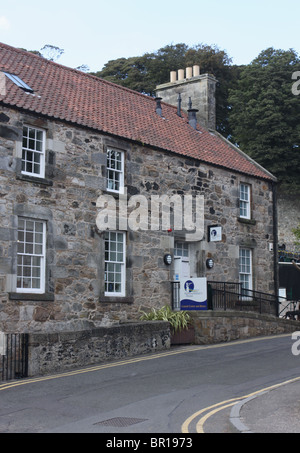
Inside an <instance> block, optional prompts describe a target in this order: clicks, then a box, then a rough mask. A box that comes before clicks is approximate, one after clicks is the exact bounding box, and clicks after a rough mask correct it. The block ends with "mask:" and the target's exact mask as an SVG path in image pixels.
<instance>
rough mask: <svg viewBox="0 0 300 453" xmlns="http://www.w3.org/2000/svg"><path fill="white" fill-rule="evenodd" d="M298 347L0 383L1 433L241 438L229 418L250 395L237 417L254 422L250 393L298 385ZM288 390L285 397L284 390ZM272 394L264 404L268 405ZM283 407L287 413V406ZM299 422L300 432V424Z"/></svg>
mask: <svg viewBox="0 0 300 453" xmlns="http://www.w3.org/2000/svg"><path fill="white" fill-rule="evenodd" d="M293 343H294V341H293V340H292V336H291V335H285V336H276V337H269V338H268V337H265V338H256V339H252V340H245V341H236V342H231V343H223V344H220V345H212V346H188V347H176V348H174V349H173V348H172V349H171V350H170V351H166V352H163V353H158V354H153V355H144V356H139V357H135V358H131V359H126V360H123V361H115V362H110V363H105V364H99V365H98V366H93V367H89V368H85V369H80V370H79V369H74V370H73V371H71V372H66V373H61V374H57V375H52V376H44V377H38V378H32V379H23V380H19V381H10V382H5V383H0V433H115V434H119V435H121V434H124V433H156V434H158V433H162V434H172V433H177V434H180V433H186V434H188V433H196V432H213V433H233V432H238V431H239V430H238V428H239V427H238V426H235V425H234V424H233V423H232V418H231V415H230V414H232V411H233V409H235V411H236V409H237V405H238V404H239V403H241V402H243V401H244V400H245V399H246V398H249V397H250V400H249V410H247V409H245V407H242V405H240V407H239V412H238V414H239V415H240V417H241V418H240V420H242V421H245V420H247V422H249V421H250V422H252V421H254V420H255V417H256V412H257V407H258V406H259V402H258V401H259V399H258V398H255V401H256V406H255V402H254V399H252V400H251V395H252V398H253V397H254V396H259V397H260V393H257V392H260V391H262V390H265V391H266V389H269V390H270V388H271V387H272V389H273V386H276V385H277V384H280V383H283V382H286V381H288V380H294V381H293V383H291V384H287V385H289V386H290V385H293V386H294V387H293V389H296V385H297V383H298V381H297V378H300V355H298V356H296V355H293V354H292V345H293ZM299 387H300V382H299V385H298V387H297V388H298V389H299ZM276 388H277V387H276ZM282 388H283V387H282ZM276 391H277V393H276V392H275V390H274V391H272V392H269V394H270V395H271V394H272V395H273V396H272V398H273V399H274V398H275V395H276V398H277V397H278V395H279V393H278V390H276ZM285 391H286V394H288V390H287V387H285ZM274 392H275V393H274ZM267 394H268V392H266V393H264V394H263V395H262V398H264V401H265V400H267V402H268V401H269V400H268V398H267ZM277 399H278V398H277ZM251 401H252V402H251ZM270 403H271V401H270ZM273 403H274V402H273V400H272V404H273ZM250 404H251V406H250ZM266 404H267V403H264V405H265V406H264V407H266ZM274 404H275V405H276V407H277V406H278V405H280V402H278V401H276V402H275V403H274ZM227 406H228V407H227ZM285 409H286V411H287V412H288V407H287V405H285ZM291 411H292V414H293V417H295V414H296V417H297V416H298V415H299V414H298V412H297V411H295V407H293V408H291ZM245 414H246V415H245ZM245 417H246V418H245ZM247 417H248V418H247ZM297 423H298V426H300V418H298V420H297ZM256 429H257V427H256ZM258 429H259V427H258ZM274 429H275V430H276V427H275V428H274V426H273V432H274ZM299 432H300V430H299ZM133 449H134V448H133Z"/></svg>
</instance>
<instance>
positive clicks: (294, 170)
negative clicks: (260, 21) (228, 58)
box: [229, 48, 300, 193]
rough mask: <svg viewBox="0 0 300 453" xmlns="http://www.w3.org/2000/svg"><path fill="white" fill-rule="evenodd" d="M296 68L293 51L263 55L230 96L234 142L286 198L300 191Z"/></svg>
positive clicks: (299, 61)
mask: <svg viewBox="0 0 300 453" xmlns="http://www.w3.org/2000/svg"><path fill="white" fill-rule="evenodd" d="M299 68H300V59H299V57H298V55H297V54H296V52H294V51H293V50H292V49H290V50H288V51H284V50H275V49H273V48H269V49H266V50H265V51H263V52H261V53H260V54H259V56H258V57H257V58H256V59H255V60H253V62H252V63H251V64H250V65H247V66H245V67H244V68H243V69H242V70H241V73H240V78H239V80H238V81H237V83H236V87H235V88H233V89H231V90H230V92H229V103H230V106H231V110H230V113H229V124H230V125H231V128H232V131H233V138H232V140H233V141H234V142H235V143H237V144H238V146H240V147H241V149H242V150H243V151H245V152H246V153H248V154H249V155H250V156H251V157H252V158H253V159H255V160H256V161H257V162H258V163H260V164H261V165H262V166H264V167H265V168H266V169H267V170H269V171H270V172H271V173H273V174H274V175H275V176H276V177H277V178H278V180H279V182H280V184H281V187H282V189H283V190H285V191H287V192H289V193H297V192H299V191H300V173H299V168H300V149H299V148H300V102H299V98H297V96H294V95H293V94H292V92H291V88H292V74H293V72H294V71H296V70H297V69H299Z"/></svg>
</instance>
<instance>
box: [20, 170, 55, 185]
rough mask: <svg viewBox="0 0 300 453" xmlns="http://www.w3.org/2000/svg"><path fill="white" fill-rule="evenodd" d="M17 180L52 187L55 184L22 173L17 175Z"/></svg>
mask: <svg viewBox="0 0 300 453" xmlns="http://www.w3.org/2000/svg"><path fill="white" fill-rule="evenodd" d="M16 177H17V179H19V180H20V181H27V182H34V183H36V184H43V185H44V186H52V185H53V182H52V181H50V180H49V179H45V178H38V177H36V176H30V175H23V174H22V173H19V174H17V176H16Z"/></svg>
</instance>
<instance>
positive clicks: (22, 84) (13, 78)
mask: <svg viewBox="0 0 300 453" xmlns="http://www.w3.org/2000/svg"><path fill="white" fill-rule="evenodd" d="M3 73H4V74H5V75H6V77H8V78H9V79H10V80H11V81H12V82H13V83H14V84H15V85H17V86H18V87H19V88H22V90H24V91H26V92H27V93H33V89H32V88H30V86H28V85H27V83H25V82H23V80H22V79H20V77H19V76H17V75H15V74H10V73H9V72H5V71H3Z"/></svg>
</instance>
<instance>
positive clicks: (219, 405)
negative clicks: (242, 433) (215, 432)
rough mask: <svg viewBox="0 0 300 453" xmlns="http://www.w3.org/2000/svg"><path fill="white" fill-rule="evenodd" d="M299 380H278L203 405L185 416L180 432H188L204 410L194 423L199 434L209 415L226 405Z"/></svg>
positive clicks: (231, 404) (226, 406)
mask: <svg viewBox="0 0 300 453" xmlns="http://www.w3.org/2000/svg"><path fill="white" fill-rule="evenodd" d="M299 380H300V377H297V378H294V379H290V380H288V381H284V382H280V383H279V384H275V385H272V386H270V387H266V388H264V389H261V390H258V391H256V392H253V393H249V394H248V395H244V396H240V397H238V398H232V399H229V400H225V401H222V402H220V403H217V404H213V405H212V406H208V407H205V408H204V409H201V410H200V411H198V412H195V413H194V414H192V415H191V416H190V417H189V418H187V419H186V420H185V422H184V423H183V424H182V426H181V432H182V433H189V432H190V431H189V427H190V424H191V423H192V422H194V421H195V420H196V419H197V418H198V417H199V416H200V415H202V414H204V413H205V412H207V413H206V414H205V415H203V416H202V417H201V418H200V419H199V420H198V422H197V423H196V433H199V434H201V433H204V423H205V422H206V421H207V420H208V419H209V418H210V417H212V416H213V415H214V414H216V413H217V412H220V411H222V410H223V409H226V408H228V407H231V406H234V405H235V404H237V403H238V402H241V401H243V400H246V399H248V398H251V397H254V396H258V395H259V394H261V393H265V392H268V391H270V390H274V389H276V388H278V387H281V386H283V385H286V384H292V383H293V382H296V381H299Z"/></svg>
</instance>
